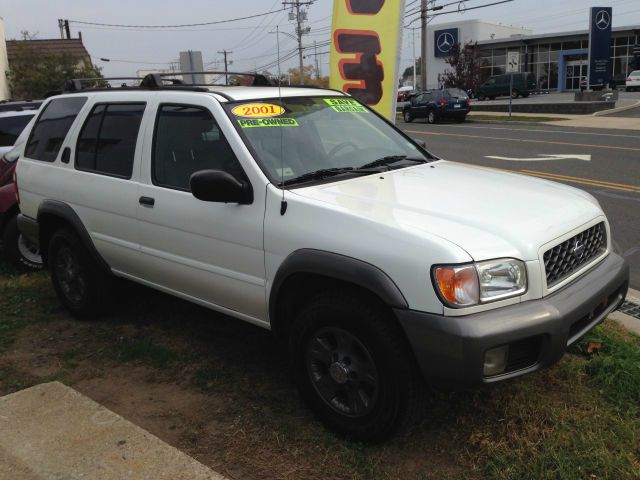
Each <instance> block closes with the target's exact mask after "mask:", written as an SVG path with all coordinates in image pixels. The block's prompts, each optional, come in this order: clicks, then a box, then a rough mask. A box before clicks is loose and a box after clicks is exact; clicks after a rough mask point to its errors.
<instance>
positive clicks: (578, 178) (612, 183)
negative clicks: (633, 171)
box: [520, 170, 640, 191]
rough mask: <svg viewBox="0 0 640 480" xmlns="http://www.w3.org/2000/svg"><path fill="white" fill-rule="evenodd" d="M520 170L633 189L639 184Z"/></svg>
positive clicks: (639, 187) (638, 188) (639, 188)
mask: <svg viewBox="0 0 640 480" xmlns="http://www.w3.org/2000/svg"><path fill="white" fill-rule="evenodd" d="M520 171H521V172H527V173H536V174H539V175H549V176H550V177H559V178H566V179H569V180H586V181H589V182H597V183H601V184H603V185H611V186H614V187H620V188H631V189H635V190H639V191H640V186H635V185H627V184H624V183H615V182H605V181H604V180H594V179H592V178H583V177H572V176H569V175H563V174H560V173H548V172H538V171H536V170H520Z"/></svg>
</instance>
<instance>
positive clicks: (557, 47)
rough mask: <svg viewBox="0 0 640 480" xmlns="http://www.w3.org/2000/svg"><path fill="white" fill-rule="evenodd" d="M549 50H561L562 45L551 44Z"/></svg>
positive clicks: (558, 43)
mask: <svg viewBox="0 0 640 480" xmlns="http://www.w3.org/2000/svg"><path fill="white" fill-rule="evenodd" d="M550 50H551V51H552V52H555V51H559V50H562V43H560V42H557V43H552V44H551V47H550Z"/></svg>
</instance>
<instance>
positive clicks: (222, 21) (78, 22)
mask: <svg viewBox="0 0 640 480" xmlns="http://www.w3.org/2000/svg"><path fill="white" fill-rule="evenodd" d="M285 10H287V9H286V8H281V9H278V10H271V11H269V12H263V13H258V14H255V15H248V16H246V17H237V18H229V19H227V20H216V21H212V22H201V23H185V24H179V25H123V24H117V23H98V22H86V21H83V20H69V23H77V24H81V25H95V26H98V27H119V28H147V29H157V28H183V27H202V26H205V25H218V24H220V23H230V22H238V21H240V20H248V19H249V18H258V17H262V16H264V15H270V14H272V13H278V12H283V11H285Z"/></svg>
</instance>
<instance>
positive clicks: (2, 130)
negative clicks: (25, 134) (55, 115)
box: [0, 115, 33, 147]
mask: <svg viewBox="0 0 640 480" xmlns="http://www.w3.org/2000/svg"><path fill="white" fill-rule="evenodd" d="M32 118H33V115H16V116H14V117H2V118H0V147H10V146H12V145H14V144H15V143H16V140H17V139H18V137H19V136H20V134H21V133H22V130H24V127H26V126H27V123H29V120H31V119H32Z"/></svg>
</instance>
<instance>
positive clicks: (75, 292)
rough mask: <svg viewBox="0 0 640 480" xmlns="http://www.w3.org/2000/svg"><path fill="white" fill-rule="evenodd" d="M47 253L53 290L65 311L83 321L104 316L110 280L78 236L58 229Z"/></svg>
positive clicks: (108, 303)
mask: <svg viewBox="0 0 640 480" xmlns="http://www.w3.org/2000/svg"><path fill="white" fill-rule="evenodd" d="M48 251H49V259H48V260H49V270H50V271H51V281H52V283H53V288H54V289H55V291H56V294H57V295H58V299H59V300H60V302H61V303H62V304H63V305H64V306H65V308H66V309H67V310H69V312H71V314H72V315H74V316H77V317H82V318H90V317H97V316H100V315H102V314H104V313H106V312H107V311H108V306H109V305H111V298H112V290H113V278H112V276H111V275H108V274H106V273H104V272H103V270H102V268H101V266H100V265H99V264H98V262H97V261H96V260H95V259H94V258H93V257H92V256H91V254H90V253H89V251H88V250H87V249H86V248H85V246H84V245H83V244H82V242H81V241H80V239H79V238H78V237H77V235H76V234H75V233H73V232H72V231H70V230H68V229H65V228H62V229H59V230H57V231H56V232H55V233H54V234H53V236H52V237H51V240H50V241H49V250H48Z"/></svg>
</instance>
